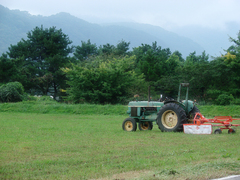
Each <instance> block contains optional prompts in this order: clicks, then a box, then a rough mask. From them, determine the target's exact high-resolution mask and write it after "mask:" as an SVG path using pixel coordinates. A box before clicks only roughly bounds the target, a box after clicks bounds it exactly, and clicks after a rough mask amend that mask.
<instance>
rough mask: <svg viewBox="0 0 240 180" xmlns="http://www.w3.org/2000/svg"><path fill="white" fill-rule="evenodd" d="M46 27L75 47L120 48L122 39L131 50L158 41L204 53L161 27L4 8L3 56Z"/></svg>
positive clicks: (0, 15) (0, 14) (0, 26)
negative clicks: (83, 43)
mask: <svg viewBox="0 0 240 180" xmlns="http://www.w3.org/2000/svg"><path fill="white" fill-rule="evenodd" d="M41 25H43V27H44V28H49V27H52V26H56V28H57V29H62V31H63V33H65V34H67V35H68V36H69V39H70V40H72V41H73V45H81V41H87V40H88V39H90V40H91V43H95V44H96V45H98V46H100V45H104V44H106V43H109V44H112V45H116V44H117V43H118V42H120V41H121V40H124V41H126V42H130V47H138V46H140V45H141V44H150V45H152V43H153V42H155V41H157V45H158V46H161V47H162V48H170V50H171V51H172V52H174V51H175V50H178V51H179V52H181V53H182V54H183V57H186V56H187V55H188V54H189V53H191V52H193V51H196V52H197V54H201V53H202V52H203V51H204V48H203V47H202V46H201V45H199V44H198V43H196V42H194V41H193V40H191V39H190V38H186V37H183V36H179V35H178V34H177V33H173V32H169V31H167V30H164V29H163V28H161V27H157V26H152V25H148V24H138V23H115V24H102V25H99V24H93V23H89V22H87V21H84V20H82V19H79V18H77V17H74V16H72V15H70V14H68V13H58V14H56V15H52V16H48V17H45V16H34V15H31V14H29V13H28V12H26V11H19V10H9V9H8V8H5V7H3V6H1V5H0V54H2V53H4V52H6V51H7V50H8V47H10V44H16V43H17V42H19V41H20V40H21V39H22V38H23V39H26V38H27V33H28V32H29V31H31V30H33V29H34V28H35V27H36V26H39V27H40V26H41Z"/></svg>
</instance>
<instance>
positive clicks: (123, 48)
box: [114, 40, 130, 56]
mask: <svg viewBox="0 0 240 180" xmlns="http://www.w3.org/2000/svg"><path fill="white" fill-rule="evenodd" d="M129 45H130V42H125V41H124V40H122V41H120V42H119V43H118V44H117V48H116V49H115V51H114V54H115V55H117V56H125V55H126V54H127V51H128V50H129Z"/></svg>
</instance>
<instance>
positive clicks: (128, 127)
mask: <svg viewBox="0 0 240 180" xmlns="http://www.w3.org/2000/svg"><path fill="white" fill-rule="evenodd" d="M122 128H123V130H124V131H136V129H137V123H136V120H135V119H132V118H127V119H125V120H124V121H123V124H122Z"/></svg>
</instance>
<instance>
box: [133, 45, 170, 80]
mask: <svg viewBox="0 0 240 180" xmlns="http://www.w3.org/2000/svg"><path fill="white" fill-rule="evenodd" d="M133 54H134V55H136V62H137V64H138V68H139V71H140V73H143V74H144V75H145V77H146V80H147V81H153V82H156V81H157V80H159V79H160V78H161V77H162V76H163V75H166V74H168V73H169V70H168V65H167V60H168V59H169V57H170V55H171V51H170V49H168V48H167V49H162V48H161V47H160V46H159V47H158V46H157V43H156V42H154V43H153V44H152V46H150V45H147V44H142V46H139V47H138V48H134V49H133Z"/></svg>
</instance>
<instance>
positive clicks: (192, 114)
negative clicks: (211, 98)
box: [188, 106, 200, 123]
mask: <svg viewBox="0 0 240 180" xmlns="http://www.w3.org/2000/svg"><path fill="white" fill-rule="evenodd" d="M196 113H200V110H199V109H198V108H197V107H196V106H194V107H193V109H192V110H191V111H190V112H189V117H188V122H189V123H193V119H194V117H195V115H196Z"/></svg>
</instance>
